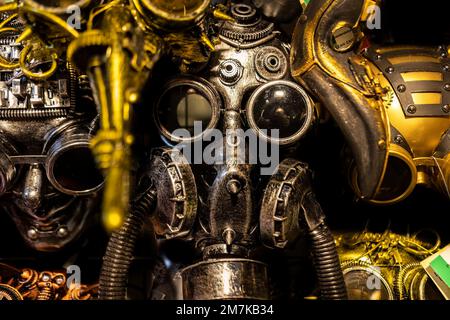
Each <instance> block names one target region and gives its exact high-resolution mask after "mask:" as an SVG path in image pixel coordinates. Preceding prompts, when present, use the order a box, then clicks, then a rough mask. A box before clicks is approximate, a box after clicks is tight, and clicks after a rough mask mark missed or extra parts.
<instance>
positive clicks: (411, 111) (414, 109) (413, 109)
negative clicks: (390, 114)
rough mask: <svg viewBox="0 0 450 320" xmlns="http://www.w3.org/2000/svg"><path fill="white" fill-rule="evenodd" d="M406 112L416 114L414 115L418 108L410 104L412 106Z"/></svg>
mask: <svg viewBox="0 0 450 320" xmlns="http://www.w3.org/2000/svg"><path fill="white" fill-rule="evenodd" d="M406 111H408V113H411V114H414V113H416V111H417V108H416V106H415V105H413V104H410V105H409V106H408V108H407V109H406Z"/></svg>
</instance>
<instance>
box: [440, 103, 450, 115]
mask: <svg viewBox="0 0 450 320" xmlns="http://www.w3.org/2000/svg"><path fill="white" fill-rule="evenodd" d="M442 111H443V112H445V113H448V112H449V111H450V106H449V105H448V104H446V105H443V106H442Z"/></svg>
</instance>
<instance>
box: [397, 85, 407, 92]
mask: <svg viewBox="0 0 450 320" xmlns="http://www.w3.org/2000/svg"><path fill="white" fill-rule="evenodd" d="M397 90H398V92H405V91H406V86H405V85H404V84H399V85H398V86H397Z"/></svg>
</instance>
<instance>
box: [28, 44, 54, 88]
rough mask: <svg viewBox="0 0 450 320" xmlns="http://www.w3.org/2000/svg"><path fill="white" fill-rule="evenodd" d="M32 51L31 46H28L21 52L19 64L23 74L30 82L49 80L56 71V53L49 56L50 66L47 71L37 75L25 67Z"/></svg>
mask: <svg viewBox="0 0 450 320" xmlns="http://www.w3.org/2000/svg"><path fill="white" fill-rule="evenodd" d="M32 49H33V45H31V44H29V45H27V46H25V48H23V50H22V52H21V53H20V58H19V64H20V68H21V70H22V72H23V74H24V75H25V76H26V77H28V78H29V79H31V80H46V79H48V78H50V77H51V76H52V75H53V74H54V73H55V72H56V70H57V69H58V60H57V59H58V56H57V55H56V53H53V54H52V55H51V59H52V64H51V66H50V68H49V69H48V70H47V71H44V72H39V73H38V72H33V71H31V70H30V69H29V68H28V66H27V59H28V54H29V53H30V52H31V50H32Z"/></svg>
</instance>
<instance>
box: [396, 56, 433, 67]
mask: <svg viewBox="0 0 450 320" xmlns="http://www.w3.org/2000/svg"><path fill="white" fill-rule="evenodd" d="M388 60H389V62H390V63H392V64H394V65H395V64H402V63H413V62H414V63H420V62H433V63H439V59H438V58H435V57H430V56H400V57H390V58H388Z"/></svg>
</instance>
